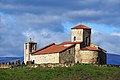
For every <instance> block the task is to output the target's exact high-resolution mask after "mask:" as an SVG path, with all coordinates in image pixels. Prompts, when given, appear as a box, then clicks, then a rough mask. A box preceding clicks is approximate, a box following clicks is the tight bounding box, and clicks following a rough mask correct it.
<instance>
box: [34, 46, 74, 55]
mask: <svg viewBox="0 0 120 80" xmlns="http://www.w3.org/2000/svg"><path fill="white" fill-rule="evenodd" d="M72 46H73V45H72ZM70 47H71V46H69V47H66V46H62V45H55V44H50V45H49V46H47V47H44V48H42V49H40V50H38V51H36V52H34V53H33V54H50V53H57V52H61V51H63V50H65V49H68V48H70Z"/></svg>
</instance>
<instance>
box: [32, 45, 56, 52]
mask: <svg viewBox="0 0 120 80" xmlns="http://www.w3.org/2000/svg"><path fill="white" fill-rule="evenodd" d="M52 45H56V44H55V43H51V44H48V45H46V46H44V47H42V48H40V49H38V50H36V51H35V52H38V51H40V50H43V49H45V48H48V47H50V46H52ZM35 52H33V53H35Z"/></svg>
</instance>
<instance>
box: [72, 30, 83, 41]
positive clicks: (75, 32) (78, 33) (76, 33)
mask: <svg viewBox="0 0 120 80" xmlns="http://www.w3.org/2000/svg"><path fill="white" fill-rule="evenodd" d="M74 37H76V41H74ZM82 41H83V29H72V42H82Z"/></svg>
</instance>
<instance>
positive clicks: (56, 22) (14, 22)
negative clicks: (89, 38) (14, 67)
mask: <svg viewBox="0 0 120 80" xmlns="http://www.w3.org/2000/svg"><path fill="white" fill-rule="evenodd" d="M119 4H120V1H119V0H76V1H75V0H59V1H58V0H44V1H43V0H29V1H27V0H19V1H18V0H1V1H0V18H1V20H0V21H1V22H0V41H1V42H2V43H1V44H0V46H1V49H0V53H1V54H0V55H2V56H5V54H6V56H7V55H13V56H17V55H18V56H21V55H23V43H24V42H25V41H27V39H29V38H30V37H32V38H33V39H34V40H35V41H37V42H38V43H40V46H42V45H46V44H49V43H50V42H56V43H59V42H61V41H63V40H70V28H71V27H73V26H74V25H76V24H78V23H79V24H81V23H83V24H84V23H89V24H87V26H90V27H92V28H93V29H94V35H93V37H94V36H95V37H94V38H93V39H94V40H93V41H94V42H96V43H98V44H100V43H101V44H102V46H105V45H104V44H106V45H107V46H108V47H109V46H110V45H111V46H112V43H114V44H113V45H115V46H116V45H117V46H120V45H118V43H116V42H114V41H115V40H118V39H117V38H116V37H119V32H120V16H119V13H120V11H119V6H120V5H119ZM93 23H94V25H93ZM95 24H96V25H95ZM85 25H86V24H85ZM106 25H107V26H106ZM114 28H116V29H114ZM99 32H101V33H99ZM104 32H106V33H104ZM102 33H104V34H102ZM101 35H102V36H101ZM108 36H109V37H108ZM106 37H107V38H108V39H109V40H108V39H106ZM111 38H114V39H115V40H113V39H111ZM102 42H104V44H103V43H102ZM106 42H107V43H106ZM107 46H106V47H105V49H106V48H107ZM110 49H111V50H109V51H112V52H114V51H116V53H120V52H119V50H118V49H117V48H116V50H115V48H114V47H111V48H110ZM18 52H19V53H18ZM16 53H18V54H16Z"/></svg>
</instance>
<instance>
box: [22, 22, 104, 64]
mask: <svg viewBox="0 0 120 80" xmlns="http://www.w3.org/2000/svg"><path fill="white" fill-rule="evenodd" d="M71 32H72V34H71V41H65V42H62V43H60V44H55V43H51V44H49V45H46V46H44V47H43V48H41V49H37V43H36V42H34V41H32V40H31V38H30V41H29V42H26V43H25V44H24V62H25V64H26V63H27V62H29V61H33V62H34V64H47V63H61V64H66V63H84V64H106V51H105V50H104V49H102V48H100V47H99V46H98V45H96V44H93V43H91V28H89V27H87V26H85V25H82V24H81V25H77V26H75V27H73V28H71Z"/></svg>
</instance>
